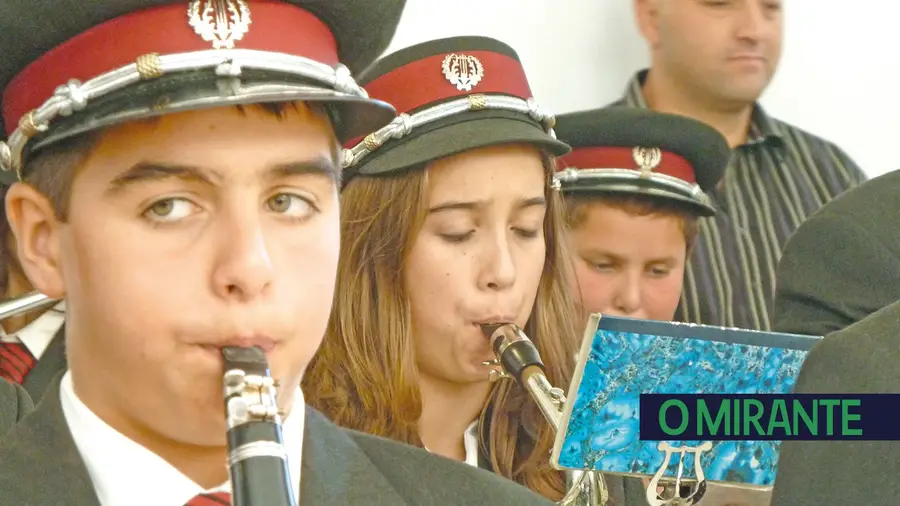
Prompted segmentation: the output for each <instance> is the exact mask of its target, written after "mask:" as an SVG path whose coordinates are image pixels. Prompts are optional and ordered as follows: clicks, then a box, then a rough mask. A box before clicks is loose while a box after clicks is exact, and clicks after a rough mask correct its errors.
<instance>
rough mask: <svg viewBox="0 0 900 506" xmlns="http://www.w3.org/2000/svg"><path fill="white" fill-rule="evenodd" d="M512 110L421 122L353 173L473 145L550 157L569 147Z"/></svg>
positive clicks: (449, 153) (387, 169)
mask: <svg viewBox="0 0 900 506" xmlns="http://www.w3.org/2000/svg"><path fill="white" fill-rule="evenodd" d="M523 116H524V115H523V114H521V113H515V112H512V111H499V110H484V111H473V112H467V113H463V114H460V115H457V116H454V117H450V118H444V119H442V120H438V121H435V122H434V123H431V124H428V125H422V126H420V127H418V128H417V129H416V130H413V131H412V132H411V133H410V134H409V135H407V136H406V137H403V138H401V139H398V140H390V141H388V142H387V143H385V145H383V146H381V148H379V149H378V150H377V151H375V152H374V153H370V154H369V155H368V156H366V157H365V158H363V159H362V160H361V162H360V164H359V165H358V166H357V168H356V170H355V172H356V173H357V174H362V175H376V174H383V173H386V172H391V171H396V170H402V169H405V168H409V167H413V166H416V165H420V164H423V163H427V162H430V161H433V160H437V159H440V158H445V157H448V156H452V155H455V154H459V153H463V152H465V151H470V150H473V149H477V148H484V147H488V146H497V145H503V144H530V145H533V146H535V147H538V148H540V149H542V150H546V151H547V152H549V153H550V154H552V155H554V156H560V155H564V154H566V153H568V152H569V151H570V148H569V146H568V145H567V144H564V143H562V142H560V141H558V140H556V139H554V138H553V137H551V136H550V135H548V134H547V133H545V132H544V131H543V130H542V129H541V128H540V127H539V126H537V123H534V122H531V121H529V120H528V119H526V118H524V117H523Z"/></svg>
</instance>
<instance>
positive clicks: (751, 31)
mask: <svg viewBox="0 0 900 506" xmlns="http://www.w3.org/2000/svg"><path fill="white" fill-rule="evenodd" d="M764 9H765V6H763V5H762V2H759V1H757V0H751V1H748V2H743V8H742V9H739V10H738V11H737V12H736V14H737V20H736V21H737V23H736V31H737V36H738V38H740V39H743V40H746V41H751V42H756V41H758V40H759V39H760V37H761V35H762V28H763V24H764V23H765V12H764Z"/></svg>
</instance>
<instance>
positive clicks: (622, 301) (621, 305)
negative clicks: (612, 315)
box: [612, 273, 642, 318]
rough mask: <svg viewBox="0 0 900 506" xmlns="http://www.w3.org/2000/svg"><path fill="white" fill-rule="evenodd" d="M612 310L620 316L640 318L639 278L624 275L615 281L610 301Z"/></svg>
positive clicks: (632, 275)
mask: <svg viewBox="0 0 900 506" xmlns="http://www.w3.org/2000/svg"><path fill="white" fill-rule="evenodd" d="M612 306H613V310H614V311H615V312H616V314H618V315H620V316H628V317H632V318H640V317H641V313H642V311H641V309H642V308H641V306H642V304H641V280H640V276H636V275H634V274H630V273H629V274H625V275H623V276H620V277H619V279H618V280H617V284H616V287H615V293H614V294H613V299H612Z"/></svg>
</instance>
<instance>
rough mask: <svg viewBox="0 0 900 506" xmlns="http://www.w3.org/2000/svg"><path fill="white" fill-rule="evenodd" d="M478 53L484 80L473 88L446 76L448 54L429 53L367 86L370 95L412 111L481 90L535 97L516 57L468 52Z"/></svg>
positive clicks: (476, 53) (491, 52) (398, 110)
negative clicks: (459, 87) (461, 84)
mask: <svg viewBox="0 0 900 506" xmlns="http://www.w3.org/2000/svg"><path fill="white" fill-rule="evenodd" d="M459 54H460V55H465V56H474V57H475V58H478V60H479V61H480V62H481V66H482V68H483V69H484V72H483V76H482V78H481V81H479V82H478V83H477V84H475V85H474V86H472V89H471V90H468V91H465V90H460V89H457V87H456V85H455V84H453V83H451V82H450V80H449V79H448V78H447V77H445V76H444V71H443V68H442V67H443V63H444V58H446V57H447V55H446V54H439V55H434V56H429V57H427V58H423V59H421V60H416V61H413V62H410V63H407V64H406V65H403V66H402V67H398V68H396V69H394V70H392V71H390V72H388V73H387V74H384V75H382V76H381V77H378V78H377V79H375V80H374V81H372V82H371V83H369V84H367V85H366V86H365V88H366V91H368V92H369V96H370V97H372V98H376V99H378V100H384V101H385V102H388V103H390V104H392V105H393V106H394V107H395V108H396V109H397V112H400V113H404V112H405V113H408V112H410V111H413V110H415V109H418V108H420V107H424V106H426V105H428V104H432V103H434V102H442V101H444V100H447V99H451V98H458V97H465V96H469V95H473V94H477V93H503V94H506V95H513V96H516V97H519V98H522V99H529V98H531V88H529V86H528V79H527V78H526V77H525V69H524V68H522V64H521V63H520V62H519V61H518V60H516V59H515V58H511V57H509V56H506V55H504V54H500V53H495V52H493V51H465V52H462V53H459Z"/></svg>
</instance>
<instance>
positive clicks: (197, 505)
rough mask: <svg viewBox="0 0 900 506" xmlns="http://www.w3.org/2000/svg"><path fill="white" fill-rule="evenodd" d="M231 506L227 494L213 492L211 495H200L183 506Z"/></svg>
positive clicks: (229, 495) (229, 497)
mask: <svg viewBox="0 0 900 506" xmlns="http://www.w3.org/2000/svg"><path fill="white" fill-rule="evenodd" d="M222 505H225V506H231V494H229V493H228V492H215V493H212V494H200V495H198V496H197V497H195V498H193V499H191V500H190V501H188V502H187V504H185V505H184V506H222Z"/></svg>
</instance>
